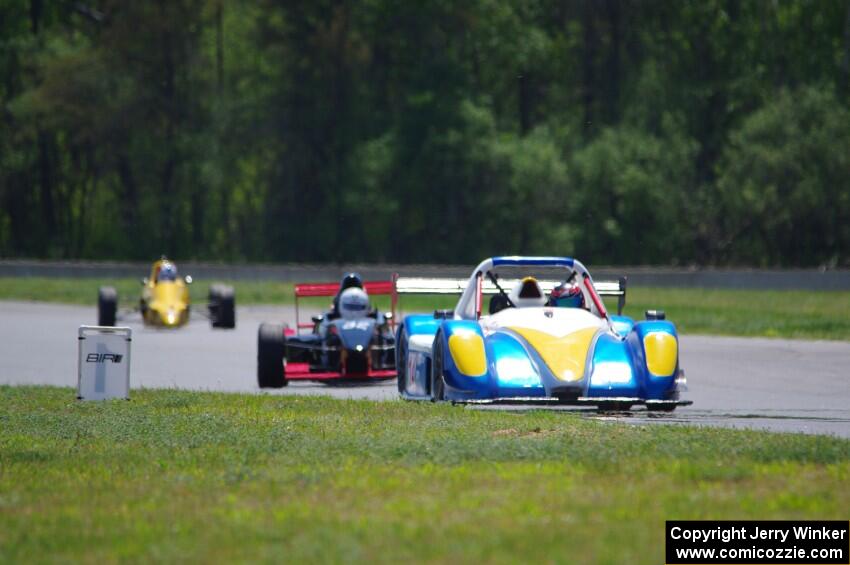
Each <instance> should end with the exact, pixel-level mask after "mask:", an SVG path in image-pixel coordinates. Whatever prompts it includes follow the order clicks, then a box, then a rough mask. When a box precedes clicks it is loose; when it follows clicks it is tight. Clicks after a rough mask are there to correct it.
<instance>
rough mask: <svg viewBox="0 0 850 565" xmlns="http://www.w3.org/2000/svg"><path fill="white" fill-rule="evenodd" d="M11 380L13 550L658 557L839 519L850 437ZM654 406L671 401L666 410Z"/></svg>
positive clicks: (9, 549) (326, 558)
mask: <svg viewBox="0 0 850 565" xmlns="http://www.w3.org/2000/svg"><path fill="white" fill-rule="evenodd" d="M73 398H74V393H73V391H72V390H71V389H58V388H44V387H0V473H2V480H0V561H2V562H4V563H18V562H36V563H41V562H69V561H71V562H84V563H102V562H109V563H111V562H116V561H121V562H126V561H130V562H149V561H156V562H175V561H179V562H181V563H182V562H187V563H208V562H211V561H213V562H222V561H223V562H274V563H278V562H280V561H282V560H283V561H286V562H294V563H302V562H309V563H313V562H322V563H339V562H345V563H371V564H374V563H406V562H417V563H418V562H427V563H482V562H486V563H539V562H546V563H636V564H642V563H653V564H655V563H661V562H663V553H664V521H665V520H675V519H692V520H710V519H715V520H716V519H726V520H730V519H735V520H743V519H758V520H769V519H773V520H776V519H786V520H792V519H798V520H803V519H833V520H834V519H840V518H842V517H844V516H846V512H847V508H848V505H850V489H847V488H846V485H847V481H848V479H850V441H848V440H845V439H838V438H834V437H827V436H805V435H801V434H773V433H767V432H752V431H736V430H723V429H712V428H699V427H691V426H688V427H686V426H663V425H654V424H650V423H646V422H645V423H644V425H637V426H636V425H625V424H614V423H611V422H596V421H592V420H591V419H589V418H583V417H580V416H578V415H576V414H575V413H573V414H569V413H563V412H552V411H524V412H507V411H501V410H500V411H494V410H473V409H467V408H462V407H457V406H451V405H433V404H431V403H426V404H417V403H406V402H401V401H395V402H389V401H387V402H371V401H351V400H349V401H344V400H333V399H330V398H321V397H299V396H275V395H255V394H240V395H236V394H213V393H192V392H186V391H177V390H161V391H152V390H142V391H134V392H133V394H132V400H131V401H130V402H126V401H123V400H118V401H106V402H79V401H75V400H74V399H73ZM654 421H656V422H657V421H658V420H657V419H655V420H654Z"/></svg>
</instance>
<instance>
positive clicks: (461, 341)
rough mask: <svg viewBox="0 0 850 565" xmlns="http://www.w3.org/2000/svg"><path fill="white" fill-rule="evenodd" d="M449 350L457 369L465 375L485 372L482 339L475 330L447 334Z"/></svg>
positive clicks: (472, 375) (481, 374) (471, 375)
mask: <svg viewBox="0 0 850 565" xmlns="http://www.w3.org/2000/svg"><path fill="white" fill-rule="evenodd" d="M449 351H450V352H451V354H452V359H453V360H454V362H455V366H457V370H458V371H460V372H461V373H463V374H464V375H466V376H467V377H481V376H484V375H485V374H486V373H487V357H486V355H485V353H484V340H483V339H482V338H481V336H480V335H478V334H477V333H475V332H470V331H466V332H457V333H454V334H452V335H450V336H449Z"/></svg>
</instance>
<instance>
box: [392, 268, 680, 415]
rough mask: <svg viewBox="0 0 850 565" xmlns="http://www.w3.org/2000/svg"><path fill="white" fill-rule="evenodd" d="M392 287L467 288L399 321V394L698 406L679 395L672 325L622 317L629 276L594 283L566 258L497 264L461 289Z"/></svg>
mask: <svg viewBox="0 0 850 565" xmlns="http://www.w3.org/2000/svg"><path fill="white" fill-rule="evenodd" d="M396 286H397V290H398V292H399V293H405V292H421V293H448V292H457V291H460V292H461V296H460V299H459V301H458V303H457V306H456V307H455V309H454V310H451V311H436V312H435V313H434V314H433V315H432V314H426V315H410V316H407V317H406V318H405V319H404V321H403V323H402V324H400V325H399V329H398V333H397V338H396V344H397V350H396V351H397V353H396V366H397V369H398V388H399V392H400V394H401V396H402V397H403V398H406V399H410V400H433V401H440V400H449V401H453V402H465V403H491V402H502V403H512V402H516V403H520V402H531V403H535V402H536V403H563V404H588V405H595V406H598V407H599V408H601V409H605V410H627V409H630V408H631V407H632V406H634V405H645V406H646V408H647V409H650V410H660V411H672V410H674V409H675V408H676V406H680V405H686V404H690V403H691V402H690V401H688V400H682V399H681V398H680V392H682V391H683V390H684V389H685V379H684V373H683V371H682V370H681V368H680V366H679V339H678V335H677V333H676V327H675V326H674V325H673V324H672V323H671V322H669V321H667V320H666V319H665V316H664V313H663V312H659V311H648V312H647V313H646V320H642V321H638V322H635V321H633V320H632V319H630V318H627V317H625V316H622V315H621V314H622V308H623V306H624V304H625V293H626V283H625V279H624V278H621V279H619V280H618V281H616V282H613V283H597V284H594V282H593V279H592V278H591V276H590V274H589V273H588V272H587V269H586V268H585V267H584V265H582V264H581V262H580V261H578V260H575V259H571V258H568V257H493V258H491V259H486V260H484V261H482V262H481V264H480V265H478V266H477V267H476V268H475V270H474V271H473V272H472V276H470V277H469V279H468V280H467V281H465V282H462V281H450V280H446V279H398V280H397V281H396ZM604 295H610V296H616V297H617V299H618V315H616V316H615V315H609V314H608V311H607V310H606V308H605V305H604V304H603V301H602V298H601V296H604ZM485 296H488V297H489V300H488V301H487V303H486V305H485ZM485 307H486V310H485Z"/></svg>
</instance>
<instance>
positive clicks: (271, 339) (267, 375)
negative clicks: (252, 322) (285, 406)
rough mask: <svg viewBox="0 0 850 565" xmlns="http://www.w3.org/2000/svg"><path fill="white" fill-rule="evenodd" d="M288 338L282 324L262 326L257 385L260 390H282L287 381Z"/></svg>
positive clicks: (258, 333) (258, 336)
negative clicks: (285, 361) (284, 362)
mask: <svg viewBox="0 0 850 565" xmlns="http://www.w3.org/2000/svg"><path fill="white" fill-rule="evenodd" d="M285 357H286V337H285V336H284V333H283V326H282V325H280V324H260V329H259V331H258V332H257V384H258V385H259V386H260V388H281V387H285V386H286V385H287V384H288V383H287V381H286V369H285V367H284V366H283V360H284V358H285Z"/></svg>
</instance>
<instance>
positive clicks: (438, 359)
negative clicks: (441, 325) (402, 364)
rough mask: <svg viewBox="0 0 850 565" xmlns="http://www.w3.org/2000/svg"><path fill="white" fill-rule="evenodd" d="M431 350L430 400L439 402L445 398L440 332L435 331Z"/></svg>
mask: <svg viewBox="0 0 850 565" xmlns="http://www.w3.org/2000/svg"><path fill="white" fill-rule="evenodd" d="M431 351H432V353H431V387H430V388H431V390H430V393H431V402H441V401H443V400H445V399H446V380H445V378H444V377H443V370H444V369H443V359H444V357H445V351H444V347H443V334H442V333H441V332H437V335H436V337H435V338H434V346H433V348H432V349H431Z"/></svg>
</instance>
